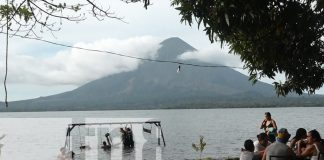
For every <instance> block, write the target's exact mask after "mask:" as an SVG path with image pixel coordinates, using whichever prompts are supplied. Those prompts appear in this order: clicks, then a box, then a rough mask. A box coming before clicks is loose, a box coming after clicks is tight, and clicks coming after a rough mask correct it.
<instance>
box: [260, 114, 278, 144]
mask: <svg viewBox="0 0 324 160" xmlns="http://www.w3.org/2000/svg"><path fill="white" fill-rule="evenodd" d="M260 129H264V132H265V133H266V134H267V135H268V136H269V141H270V142H271V143H273V142H275V141H276V132H277V124H276V121H275V120H274V119H272V118H271V114H270V112H265V119H264V120H263V121H262V123H261V127H260Z"/></svg>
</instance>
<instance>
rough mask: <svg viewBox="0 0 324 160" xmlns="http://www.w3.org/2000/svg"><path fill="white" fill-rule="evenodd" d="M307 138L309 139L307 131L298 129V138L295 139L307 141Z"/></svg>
mask: <svg viewBox="0 0 324 160" xmlns="http://www.w3.org/2000/svg"><path fill="white" fill-rule="evenodd" d="M306 137H307V132H306V129H304V128H298V129H297V131H296V136H295V137H294V138H295V139H297V140H300V139H305V138H306Z"/></svg>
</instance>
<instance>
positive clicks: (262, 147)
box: [253, 141, 271, 153]
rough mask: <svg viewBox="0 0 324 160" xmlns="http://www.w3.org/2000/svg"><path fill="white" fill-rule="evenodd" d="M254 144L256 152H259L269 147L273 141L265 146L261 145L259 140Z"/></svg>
mask: <svg viewBox="0 0 324 160" xmlns="http://www.w3.org/2000/svg"><path fill="white" fill-rule="evenodd" d="M253 144H254V152H257V153H258V152H260V151H264V150H265V149H266V147H268V146H269V145H270V144H271V143H270V142H268V144H267V146H266V147H264V146H263V145H261V144H260V143H259V141H254V142H253Z"/></svg>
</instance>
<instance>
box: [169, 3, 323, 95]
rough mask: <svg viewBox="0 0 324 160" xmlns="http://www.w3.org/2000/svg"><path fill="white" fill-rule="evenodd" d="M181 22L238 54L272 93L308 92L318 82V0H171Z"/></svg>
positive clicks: (320, 23)
mask: <svg viewBox="0 0 324 160" xmlns="http://www.w3.org/2000/svg"><path fill="white" fill-rule="evenodd" d="M172 5H173V6H175V7H176V9H177V10H179V11H180V15H181V16H182V18H181V22H185V23H188V24H189V25H192V24H193V23H194V21H196V22H197V23H198V27H201V26H203V27H204V31H205V32H206V34H207V36H208V37H209V39H210V41H211V42H214V40H216V41H220V42H221V44H222V45H223V44H224V43H226V44H227V45H228V46H229V47H230V53H233V54H238V55H240V58H241V60H242V61H243V62H244V63H245V66H244V67H245V68H247V69H248V70H249V74H250V80H252V81H253V82H254V83H255V82H256V81H257V80H258V79H260V78H261V77H268V78H272V79H274V77H275V76H276V75H277V74H279V73H283V74H285V77H286V80H285V81H284V82H275V83H274V85H275V88H276V90H277V94H278V95H287V94H288V93H289V92H296V93H298V94H302V93H303V92H305V91H307V92H308V93H310V94H312V93H314V92H315V90H316V89H319V88H320V87H322V85H323V82H324V76H323V75H324V69H323V64H324V49H323V48H324V42H323V34H324V28H323V25H324V2H323V0H267V1H260V0H244V1H243V0H173V1H172Z"/></svg>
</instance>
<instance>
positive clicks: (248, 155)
mask: <svg viewBox="0 0 324 160" xmlns="http://www.w3.org/2000/svg"><path fill="white" fill-rule="evenodd" d="M253 156H254V153H253V152H250V151H242V152H241V155H240V160H252V158H253Z"/></svg>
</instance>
